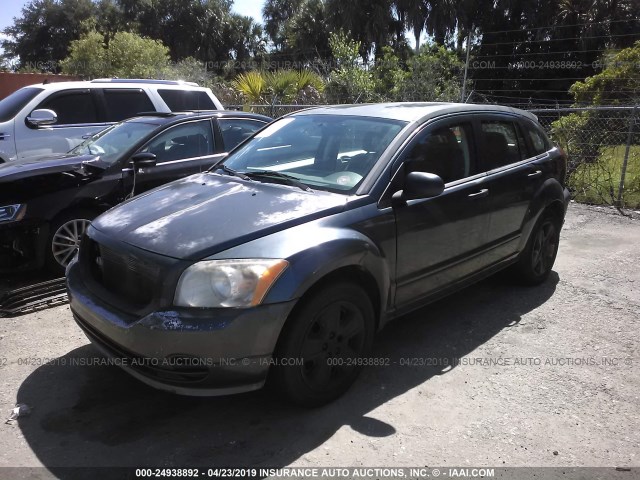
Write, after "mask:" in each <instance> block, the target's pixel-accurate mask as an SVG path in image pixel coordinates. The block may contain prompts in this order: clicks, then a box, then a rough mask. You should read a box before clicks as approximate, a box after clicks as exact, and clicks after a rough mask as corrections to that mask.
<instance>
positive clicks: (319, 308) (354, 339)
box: [270, 282, 375, 407]
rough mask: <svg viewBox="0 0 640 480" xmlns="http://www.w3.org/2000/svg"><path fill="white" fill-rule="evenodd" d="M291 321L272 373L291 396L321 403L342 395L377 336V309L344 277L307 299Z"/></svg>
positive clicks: (308, 403) (303, 402)
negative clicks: (359, 360)
mask: <svg viewBox="0 0 640 480" xmlns="http://www.w3.org/2000/svg"><path fill="white" fill-rule="evenodd" d="M301 301H302V302H303V304H302V305H301V306H300V308H296V310H295V311H294V314H293V317H291V318H289V319H288V320H287V323H286V324H285V327H284V329H283V332H282V334H281V338H280V340H279V342H278V347H277V349H276V353H275V355H274V356H275V360H276V364H275V365H274V367H273V371H272V372H270V375H271V377H270V380H271V381H272V386H273V387H275V388H276V390H277V391H278V392H279V393H281V394H283V395H284V396H285V397H286V398H287V399H288V400H289V401H291V402H293V403H296V404H298V405H302V406H307V407H315V406H320V405H324V404H326V403H328V402H331V401H332V400H334V399H336V398H338V397H339V396H340V395H342V394H343V393H344V392H345V391H346V390H347V389H348V388H349V387H350V386H351V385H352V384H353V382H354V381H355V379H356V378H357V376H358V374H359V373H360V370H361V365H358V364H359V363H360V364H361V363H362V362H358V361H357V359H358V358H362V357H363V356H364V355H366V354H367V353H368V352H369V350H370V349H371V346H372V344H373V339H374V335H375V319H374V315H375V313H374V309H373V306H372V305H371V300H370V299H369V296H368V295H367V294H366V293H365V292H364V290H362V289H361V288H360V287H358V286H357V285H354V284H351V283H346V282H340V283H337V284H335V285H332V286H328V287H325V288H323V289H322V290H319V291H317V292H314V293H312V294H311V296H310V297H309V298H306V299H304V298H303V299H302V300H301Z"/></svg>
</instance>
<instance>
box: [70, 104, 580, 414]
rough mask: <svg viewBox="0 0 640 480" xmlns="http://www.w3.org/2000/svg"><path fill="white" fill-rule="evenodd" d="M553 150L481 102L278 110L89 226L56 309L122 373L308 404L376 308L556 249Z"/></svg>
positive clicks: (376, 319) (363, 355)
mask: <svg viewBox="0 0 640 480" xmlns="http://www.w3.org/2000/svg"><path fill="white" fill-rule="evenodd" d="M565 170H566V158H565V156H564V153H563V152H562V151H561V150H560V149H558V148H557V147H554V146H553V145H552V144H551V143H550V141H549V139H548V138H547V136H546V135H545V133H544V132H543V130H542V129H541V128H540V125H539V124H538V123H537V121H536V118H535V117H534V116H533V115H531V114H529V113H526V112H523V111H520V110H515V109H511V108H506V107H499V106H490V105H484V106H478V105H468V104H446V103H433V104H428V103H427V104H380V105H361V106H340V107H327V108H318V109H312V110H306V111H303V112H299V113H295V114H293V115H290V116H287V117H284V118H282V119H279V120H277V121H275V122H273V123H272V124H271V125H270V126H268V127H267V128H265V129H264V130H262V131H261V132H260V133H258V134H256V135H255V136H254V137H253V138H252V139H251V140H249V141H247V142H246V143H245V144H244V145H242V146H240V147H239V148H238V149H236V150H235V151H234V152H233V153H231V155H229V157H227V158H226V160H225V161H224V162H222V163H221V164H219V165H217V166H216V167H214V168H212V169H211V170H210V171H208V172H205V173H202V174H199V175H194V176H191V177H189V178H185V179H183V180H179V181H176V182H173V183H171V184H169V185H166V186H164V187H162V188H160V189H158V190H155V191H154V192H151V193H148V194H146V195H141V196H139V197H137V198H136V199H134V200H132V201H130V202H128V203H126V204H124V205H121V206H119V207H117V208H115V209H113V210H111V211H110V212H108V213H107V214H105V215H102V216H101V217H99V218H98V219H96V220H95V221H94V222H93V224H92V226H90V227H89V229H88V231H87V235H86V236H85V238H84V240H83V242H82V244H81V247H80V251H79V254H78V257H77V260H75V261H74V262H72V263H71V265H70V266H69V268H68V269H67V282H68V290H69V298H70V302H71V303H70V305H71V310H72V312H73V315H74V317H75V319H76V321H77V323H78V324H79V325H80V327H81V328H82V329H83V330H84V332H85V333H86V335H87V336H88V337H89V339H90V340H91V341H92V342H93V343H94V344H95V345H97V346H98V347H99V348H100V349H102V350H103V351H104V352H105V353H107V354H108V355H111V356H113V357H118V358H119V359H120V362H119V364H120V365H123V366H124V367H125V368H126V370H127V371H129V372H130V373H131V374H132V375H134V376H136V377H137V378H139V379H140V380H142V381H144V382H146V383H148V384H150V385H153V386H155V387H157V388H161V389H165V390H169V391H172V392H176V393H181V394H188V395H216V394H226V393H234V392H242V391H248V390H253V389H257V388H260V387H262V386H263V384H264V383H265V381H267V379H268V380H269V381H270V382H272V383H273V384H274V385H275V386H276V387H277V388H278V389H279V390H280V391H281V392H283V393H284V394H285V395H286V397H288V398H289V399H291V400H293V401H294V402H298V403H300V404H305V405H319V404H322V403H325V402H327V401H330V400H332V399H334V398H336V397H337V396H339V395H340V394H341V393H343V392H344V391H345V390H346V389H347V388H348V387H349V385H350V384H351V383H352V382H353V381H354V379H355V377H356V375H357V373H358V371H359V370H360V367H361V366H363V365H367V364H369V363H371V362H372V361H373V360H375V359H370V358H367V355H368V352H369V350H370V348H371V346H372V342H373V338H374V334H375V333H376V331H378V330H379V329H381V328H382V327H383V326H384V325H385V324H386V323H387V322H388V321H389V320H391V319H393V318H395V317H399V316H401V315H403V314H406V313H407V312H409V311H411V310H414V309H417V308H419V307H422V306H424V305H425V304H427V303H428V302H431V301H433V300H434V299H437V298H440V297H442V296H443V295H445V294H448V293H450V292H452V291H454V290H457V289H459V288H462V287H464V286H466V285H469V284H470V283H472V282H476V281H478V280H480V279H481V278H484V277H486V276H488V275H491V274H493V273H495V272H497V271H498V270H501V269H505V268H507V267H509V268H511V269H512V270H513V274H514V275H515V276H516V277H517V278H518V279H520V280H521V281H523V282H525V283H529V284H538V283H540V282H542V281H544V280H545V279H546V278H547V276H548V275H549V273H550V271H551V268H552V266H553V263H554V261H555V257H556V253H557V249H558V242H559V233H560V229H561V227H562V225H563V220H564V216H565V212H566V208H567V205H568V202H569V192H568V190H567V189H566V188H565V184H564V182H565Z"/></svg>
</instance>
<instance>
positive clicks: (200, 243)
mask: <svg viewBox="0 0 640 480" xmlns="http://www.w3.org/2000/svg"><path fill="white" fill-rule="evenodd" d="M347 198H348V197H346V196H345V195H340V194H334V193H329V192H304V191H302V190H300V189H297V188H295V187H289V186H283V185H276V184H270V183H261V182H257V181H248V180H247V181H245V180H240V179H238V178H236V177H230V176H226V175H218V174H213V173H204V174H199V175H193V176H191V177H188V178H185V179H183V180H178V181H176V182H173V183H170V184H168V185H165V186H164V187H160V188H158V189H156V190H153V191H151V192H149V193H147V194H144V195H140V196H138V197H136V198H134V199H132V200H130V201H129V202H126V203H124V204H121V205H119V206H118V207H116V208H113V209H111V210H110V211H109V212H107V213H106V214H104V215H101V216H100V217H98V218H97V219H96V220H95V221H94V222H93V227H94V228H95V229H97V230H98V231H100V232H101V233H103V234H106V235H108V236H109V237H111V238H113V239H119V240H121V241H123V242H125V243H128V244H129V245H132V246H135V247H138V248H141V249H144V250H147V251H150V252H153V253H157V254H160V255H165V256H169V257H173V258H179V259H185V260H200V259H202V258H205V257H207V256H210V255H213V254H214V253H218V252H221V251H224V250H227V249H228V248H231V247H234V246H237V245H241V244H243V243H246V242H248V241H251V240H254V239H256V238H259V237H262V236H265V235H269V234H271V233H274V232H276V231H280V230H284V229H286V228H289V227H292V226H294V225H299V224H301V223H304V222H308V221H310V220H313V219H316V218H320V217H323V216H326V215H330V214H332V213H337V212H339V211H342V210H344V208H345V205H346V202H347ZM256 255H257V256H259V255H260V252H256Z"/></svg>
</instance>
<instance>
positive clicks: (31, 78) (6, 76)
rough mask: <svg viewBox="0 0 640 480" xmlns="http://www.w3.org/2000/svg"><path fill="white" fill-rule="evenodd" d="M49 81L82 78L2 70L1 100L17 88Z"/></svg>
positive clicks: (0, 75)
mask: <svg viewBox="0 0 640 480" xmlns="http://www.w3.org/2000/svg"><path fill="white" fill-rule="evenodd" d="M47 79H48V80H49V82H67V81H70V80H80V79H79V78H78V77H72V76H70V75H51V74H46V73H7V72H0V100H2V99H3V98H4V97H6V96H8V95H11V94H12V93H13V92H15V91H16V90H18V89H20V88H22V87H26V86H27V85H33V84H34V83H42V82H44V81H45V80H47Z"/></svg>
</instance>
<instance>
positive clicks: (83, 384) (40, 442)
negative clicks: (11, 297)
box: [0, 204, 640, 468]
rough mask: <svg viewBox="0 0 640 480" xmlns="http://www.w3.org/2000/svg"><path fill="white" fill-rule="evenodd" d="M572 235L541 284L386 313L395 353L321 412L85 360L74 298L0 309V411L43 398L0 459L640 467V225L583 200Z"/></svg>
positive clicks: (378, 351)
mask: <svg viewBox="0 0 640 480" xmlns="http://www.w3.org/2000/svg"><path fill="white" fill-rule="evenodd" d="M562 237H563V238H562V242H561V246H560V253H559V257H558V261H557V263H556V268H555V272H554V273H553V274H552V276H551V278H550V279H549V281H548V282H547V283H546V284H544V285H542V286H541V287H538V288H534V289H527V288H521V287H515V286H510V285H509V284H508V283H506V282H505V281H504V280H502V279H500V278H493V279H490V280H488V281H485V282H483V283H481V284H479V285H477V286H475V287H472V288H470V289H467V290H465V291H463V292H460V293H458V294H456V295H454V296H453V297H450V298H448V299H446V300H443V301H440V302H439V303H437V304H434V305H432V306H430V307H428V308H425V309H423V310H421V311H418V312H416V313H414V314H412V315H410V316H408V317H406V318H404V319H402V320H399V321H397V322H395V323H393V324H391V325H389V326H388V327H387V328H386V329H385V330H384V331H383V332H382V334H381V335H380V337H379V339H378V341H377V343H376V348H375V355H374V356H376V357H381V358H382V357H389V358H390V359H391V364H390V366H387V367H377V368H368V369H367V370H366V371H365V372H364V374H363V375H362V377H361V378H360V380H359V381H358V382H357V384H356V385H355V387H354V388H353V389H351V390H350V392H349V393H348V394H347V395H346V396H345V397H344V398H342V399H340V400H339V401H337V402H336V403H334V404H332V405H329V406H327V407H325V408H322V409H319V410H310V411H309V410H301V409H295V408H292V407H289V406H287V405H283V404H281V403H280V402H279V401H278V400H277V399H276V398H274V397H273V396H271V395H270V394H268V393H266V392H257V393H252V394H246V395H241V396H236V397H228V398H216V399H192V398H183V397H176V396H172V395H169V394H165V393H161V392H157V391H154V390H152V389H150V388H148V387H146V386H144V385H143V384H141V383H139V382H138V381H136V380H134V379H133V378H130V377H129V376H128V375H127V374H126V373H124V372H122V371H120V370H119V369H118V368H116V367H108V366H95V365H93V366H91V365H79V364H80V363H82V362H84V363H88V362H90V361H91V360H92V359H94V358H100V357H96V353H95V352H94V350H93V348H92V347H91V346H90V345H88V342H87V340H86V339H85V337H84V336H83V335H82V333H81V332H80V330H79V329H78V327H77V326H76V325H75V324H74V322H73V320H72V318H71V315H70V312H69V310H68V307H66V306H63V307H58V308H54V309H50V310H47V311H44V312H40V313H35V314H31V315H27V316H22V317H19V318H12V319H7V318H5V319H0V362H2V361H3V362H5V363H4V364H2V363H0V364H1V365H2V366H0V409H1V412H2V415H4V416H5V418H6V416H8V414H9V411H10V409H11V408H12V407H13V406H14V404H15V403H16V402H20V403H26V404H28V405H29V406H31V407H32V408H33V412H32V414H31V415H30V416H28V417H25V418H21V419H20V420H19V421H18V422H14V423H13V424H11V425H9V424H5V423H2V424H0V466H41V465H44V466H47V467H49V468H55V467H64V466H133V467H135V466H140V465H153V466H174V465H176V466H190V465H193V464H197V465H202V466H220V465H227V466H229V465H232V466H245V467H247V466H262V467H266V466H270V467H284V466H289V465H296V466H322V467H325V466H424V465H438V466H450V465H453V466H476V467H477V466H494V467H498V466H608V467H616V466H620V467H625V466H638V465H640V449H639V448H638V446H639V445H640V398H639V397H640V369H639V366H640V365H639V364H640V350H639V347H638V332H639V331H640V329H639V321H640V268H639V264H638V262H639V260H640V221H639V220H637V219H636V220H634V219H630V218H625V217H622V216H620V215H618V214H614V213H613V212H611V211H609V210H605V209H594V208H590V207H584V206H579V205H576V204H572V205H571V208H570V212H569V215H568V218H567V223H566V225H565V229H564V231H563V235H562ZM47 359H54V361H53V362H51V363H49V364H47V365H29V363H30V362H29V361H31V363H33V361H36V363H37V362H38V361H43V360H44V361H46V360H47ZM405 359H408V360H410V361H411V363H413V365H412V366H408V365H406V363H407V361H406V360H405ZM446 361H447V362H448V363H449V364H451V363H454V366H453V367H451V366H444V365H441V364H443V363H444V362H446ZM71 363H76V365H74V366H71V365H70V364H71ZM422 363H424V365H421V364H422Z"/></svg>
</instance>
